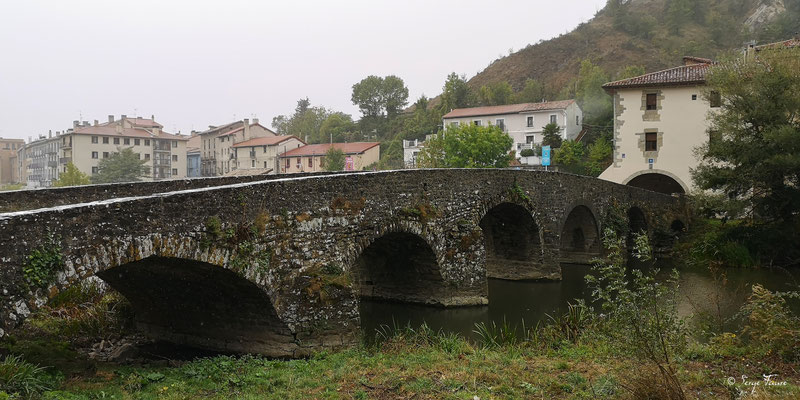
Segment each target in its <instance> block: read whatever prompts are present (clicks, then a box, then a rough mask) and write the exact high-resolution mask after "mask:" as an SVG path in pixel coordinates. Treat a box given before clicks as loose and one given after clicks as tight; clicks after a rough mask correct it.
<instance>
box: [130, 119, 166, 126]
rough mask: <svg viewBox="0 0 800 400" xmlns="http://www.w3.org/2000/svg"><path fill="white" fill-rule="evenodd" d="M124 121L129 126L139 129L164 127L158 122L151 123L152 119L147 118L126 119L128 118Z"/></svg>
mask: <svg viewBox="0 0 800 400" xmlns="http://www.w3.org/2000/svg"><path fill="white" fill-rule="evenodd" d="M125 120H126V121H128V122H130V123H131V125H133V126H141V127H144V128H163V127H164V126H163V125H161V124H159V123H158V122H156V121H153V120H152V119H147V118H128V117H125Z"/></svg>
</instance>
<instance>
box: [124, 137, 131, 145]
mask: <svg viewBox="0 0 800 400" xmlns="http://www.w3.org/2000/svg"><path fill="white" fill-rule="evenodd" d="M122 143H123V144H126V145H129V144H131V140H130V139H129V138H125V139H122Z"/></svg>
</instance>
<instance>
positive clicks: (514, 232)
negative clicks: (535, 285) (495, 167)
mask: <svg viewBox="0 0 800 400" xmlns="http://www.w3.org/2000/svg"><path fill="white" fill-rule="evenodd" d="M480 227H481V230H483V237H484V245H485V248H486V275H487V276H488V277H489V278H498V279H511V280H520V279H529V278H531V277H536V276H538V275H539V272H538V271H537V269H538V268H539V267H540V266H541V265H542V243H541V240H540V238H539V227H538V226H537V225H536V222H535V221H534V220H533V217H531V213H530V212H529V211H528V210H526V209H525V208H524V207H522V206H519V205H517V204H513V203H501V204H499V205H497V206H495V207H493V208H492V209H490V210H489V212H487V213H486V215H485V216H484V217H483V218H482V219H481V222H480Z"/></svg>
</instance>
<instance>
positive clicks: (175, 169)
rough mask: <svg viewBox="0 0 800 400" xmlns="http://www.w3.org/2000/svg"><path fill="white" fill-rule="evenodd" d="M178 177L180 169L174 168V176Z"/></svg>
mask: <svg viewBox="0 0 800 400" xmlns="http://www.w3.org/2000/svg"><path fill="white" fill-rule="evenodd" d="M176 175H178V169H177V168H173V169H172V176H176Z"/></svg>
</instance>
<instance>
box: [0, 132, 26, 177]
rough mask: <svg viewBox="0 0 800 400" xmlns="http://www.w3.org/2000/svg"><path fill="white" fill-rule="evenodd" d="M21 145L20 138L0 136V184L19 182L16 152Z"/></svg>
mask: <svg viewBox="0 0 800 400" xmlns="http://www.w3.org/2000/svg"><path fill="white" fill-rule="evenodd" d="M23 145H25V141H24V140H22V139H5V138H0V185H5V184H9V183H18V182H20V177H19V166H18V164H19V163H18V160H17V157H18V154H17V153H18V151H19V149H20V148H22V146H23Z"/></svg>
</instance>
